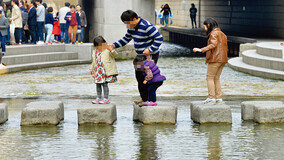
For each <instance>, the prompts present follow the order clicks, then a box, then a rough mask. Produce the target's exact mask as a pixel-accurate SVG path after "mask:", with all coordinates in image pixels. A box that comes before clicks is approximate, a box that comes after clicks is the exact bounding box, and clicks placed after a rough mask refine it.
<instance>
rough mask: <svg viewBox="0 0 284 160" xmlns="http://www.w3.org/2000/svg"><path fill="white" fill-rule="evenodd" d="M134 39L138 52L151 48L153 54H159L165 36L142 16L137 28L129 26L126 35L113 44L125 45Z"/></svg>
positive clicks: (117, 46)
mask: <svg viewBox="0 0 284 160" xmlns="http://www.w3.org/2000/svg"><path fill="white" fill-rule="evenodd" d="M132 39H133V40H134V48H135V50H136V52H137V54H143V51H144V50H145V49H149V50H150V52H151V54H158V53H159V47H160V45H161V44H162V43H163V36H162V35H161V34H160V32H159V31H158V30H157V29H156V28H155V27H154V26H153V25H152V24H151V23H150V22H148V21H146V20H144V19H142V18H140V21H139V22H138V23H137V25H136V27H135V28H129V29H128V30H127V33H126V34H125V36H124V37H123V38H122V39H120V40H119V41H118V42H115V43H114V44H113V45H114V47H115V48H119V47H122V46H125V45H126V44H127V43H129V42H130V41H131V40H132Z"/></svg>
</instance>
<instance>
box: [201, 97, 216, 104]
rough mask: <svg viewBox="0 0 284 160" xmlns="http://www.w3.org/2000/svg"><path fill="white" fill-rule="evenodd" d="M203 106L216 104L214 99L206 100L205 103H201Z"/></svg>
mask: <svg viewBox="0 0 284 160" xmlns="http://www.w3.org/2000/svg"><path fill="white" fill-rule="evenodd" d="M203 103H204V104H215V103H216V99H214V98H209V97H208V98H207V99H206V100H205V101H203Z"/></svg>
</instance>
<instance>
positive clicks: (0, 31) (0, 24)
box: [0, 10, 9, 64]
mask: <svg viewBox="0 0 284 160" xmlns="http://www.w3.org/2000/svg"><path fill="white" fill-rule="evenodd" d="M8 27H9V23H8V19H7V18H6V17H5V14H4V12H2V11H1V10H0V40H1V48H2V53H0V54H1V55H2V56H4V55H5V52H6V44H5V43H6V36H7V29H8ZM1 58H2V57H1ZM0 64H1V62H0Z"/></svg>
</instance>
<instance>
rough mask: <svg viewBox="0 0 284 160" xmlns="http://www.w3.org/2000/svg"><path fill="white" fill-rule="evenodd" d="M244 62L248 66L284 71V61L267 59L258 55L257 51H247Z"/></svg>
mask: <svg viewBox="0 0 284 160" xmlns="http://www.w3.org/2000/svg"><path fill="white" fill-rule="evenodd" d="M242 57H243V62H245V63H246V64H248V65H252V66H256V67H262V68H267V69H273V70H278V71H284V59H281V58H274V57H267V56H263V55H260V54H257V53H256V50H247V51H244V52H243V53H242Z"/></svg>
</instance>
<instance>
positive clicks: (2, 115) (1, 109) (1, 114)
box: [0, 103, 8, 124]
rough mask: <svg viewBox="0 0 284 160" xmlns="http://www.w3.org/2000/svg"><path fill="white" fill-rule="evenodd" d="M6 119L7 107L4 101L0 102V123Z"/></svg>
mask: <svg viewBox="0 0 284 160" xmlns="http://www.w3.org/2000/svg"><path fill="white" fill-rule="evenodd" d="M7 120H8V107H7V104H5V103H0V124H2V123H5V122H6V121H7Z"/></svg>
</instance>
